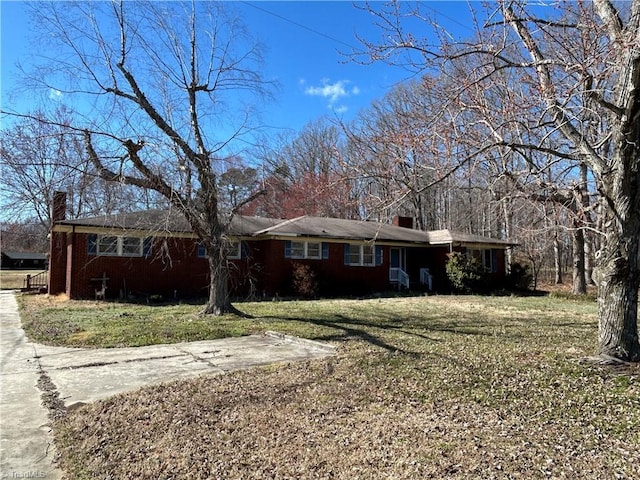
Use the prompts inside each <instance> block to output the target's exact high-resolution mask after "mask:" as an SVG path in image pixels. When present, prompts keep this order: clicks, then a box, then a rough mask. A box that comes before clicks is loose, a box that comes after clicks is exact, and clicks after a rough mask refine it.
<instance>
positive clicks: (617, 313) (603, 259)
mask: <svg viewBox="0 0 640 480" xmlns="http://www.w3.org/2000/svg"><path fill="white" fill-rule="evenodd" d="M635 216H636V217H640V213H639V214H636V215H635ZM639 242H640V233H639V232H638V229H637V228H636V231H635V233H629V234H627V235H624V234H622V235H621V234H615V233H611V234H609V235H607V239H606V242H605V245H604V246H603V249H602V250H600V252H599V254H600V255H599V258H598V260H599V266H598V269H597V272H598V273H597V281H598V310H599V329H598V351H599V353H600V354H602V355H607V356H611V357H615V358H618V359H621V360H626V361H632V362H635V361H640V343H639V342H638V288H639V287H640V282H639V281H638V278H639V276H638V250H639V249H638V243H639Z"/></svg>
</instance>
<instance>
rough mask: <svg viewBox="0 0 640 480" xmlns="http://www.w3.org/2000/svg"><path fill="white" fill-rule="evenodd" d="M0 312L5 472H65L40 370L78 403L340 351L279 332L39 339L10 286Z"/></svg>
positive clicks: (0, 434) (1, 461)
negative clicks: (116, 342)
mask: <svg viewBox="0 0 640 480" xmlns="http://www.w3.org/2000/svg"><path fill="white" fill-rule="evenodd" d="M0 318H1V322H2V323H1V326H2V329H1V336H0V341H1V349H2V369H1V372H0V374H1V381H2V393H1V397H0V421H1V422H2V428H1V429H0V445H1V447H2V454H1V458H0V476H2V477H9V478H12V477H11V475H13V478H25V476H24V473H29V474H31V475H32V477H31V478H51V479H57V478H61V472H60V471H59V470H56V469H55V468H54V466H53V464H52V459H53V458H54V449H53V443H52V440H51V434H50V428H49V426H48V425H49V421H48V418H47V410H46V409H45V408H44V407H43V406H42V405H41V398H40V395H41V392H40V391H39V390H38V388H37V387H36V384H37V382H38V378H39V376H40V375H41V374H42V373H44V374H46V375H47V376H48V378H49V379H50V380H51V382H53V384H54V385H55V388H56V389H57V392H58V395H59V398H60V400H62V401H63V402H64V404H65V406H67V407H68V408H73V407H74V406H75V405H79V404H83V403H89V402H93V401H96V400H100V399H104V398H107V397H110V396H112V395H116V394H119V393H123V392H127V391H131V390H136V389H138V388H141V387H143V386H147V385H153V384H159V383H163V382H167V381H171V380H176V379H184V378H190V377H195V376H198V375H218V374H223V373H225V372H229V371H233V370H239V369H246V368H251V367H256V366H259V365H267V364H273V363H279V362H291V361H300V360H308V359H314V358H322V357H326V356H328V355H333V354H334V353H335V350H334V348H333V347H332V346H330V345H327V344H323V343H320V342H314V341H310V340H304V339H298V338H295V337H290V336H287V335H282V334H278V333H275V332H267V333H266V334H264V335H251V336H246V337H237V338H225V339H220V340H207V341H199V342H191V343H178V344H170V345H151V346H147V347H135V348H111V349H81V348H63V347H50V346H45V345H40V344H34V343H31V342H29V341H28V339H27V338H26V337H25V335H24V331H23V330H22V328H21V325H20V318H19V316H18V312H17V305H16V302H15V298H14V296H13V294H12V293H11V292H6V291H4V292H0ZM19 475H23V476H22V477H20V476H19ZM34 475H40V476H37V477H33V476H34ZM43 475H44V476H43ZM27 478H29V477H27Z"/></svg>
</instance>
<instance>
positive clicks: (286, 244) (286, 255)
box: [284, 240, 291, 258]
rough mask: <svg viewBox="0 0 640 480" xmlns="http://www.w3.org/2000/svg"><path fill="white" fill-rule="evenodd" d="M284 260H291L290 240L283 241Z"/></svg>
mask: <svg viewBox="0 0 640 480" xmlns="http://www.w3.org/2000/svg"><path fill="white" fill-rule="evenodd" d="M284 258H291V240H285V241H284Z"/></svg>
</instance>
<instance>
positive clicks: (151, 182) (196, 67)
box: [31, 1, 267, 314]
mask: <svg viewBox="0 0 640 480" xmlns="http://www.w3.org/2000/svg"><path fill="white" fill-rule="evenodd" d="M224 7H227V6H225V5H222V4H218V3H213V2H167V3H155V2H124V1H121V2H117V1H114V2H109V3H105V2H86V3H85V2H79V3H66V2H65V3H56V2H52V3H46V4H45V3H41V2H39V3H37V4H34V9H35V14H36V15H37V22H36V24H38V25H39V28H40V29H41V33H42V34H43V35H44V37H46V39H47V42H55V46H54V45H51V47H50V48H49V51H55V52H56V58H55V59H49V60H47V59H45V62H44V63H42V64H41V65H42V68H40V69H39V70H37V71H36V72H35V73H34V75H32V77H31V78H32V80H37V81H38V83H39V84H40V86H44V87H45V88H48V89H52V90H54V91H55V92H57V94H58V95H59V96H62V97H64V98H65V99H67V98H69V99H70V98H74V99H76V104H75V106H76V109H77V110H78V111H79V112H80V113H84V115H85V121H84V122H79V121H78V122H74V124H73V125H69V127H70V128H71V129H73V131H75V132H77V133H79V134H81V137H82V141H83V142H84V148H85V149H86V154H87V156H88V158H89V160H90V161H91V163H92V165H93V168H95V170H96V171H97V172H98V173H99V175H100V176H101V177H102V178H103V179H106V180H108V181H112V182H120V183H124V184H129V185H134V186H137V187H140V188H142V189H147V190H153V191H156V192H158V193H159V194H161V195H162V196H163V197H165V198H166V199H167V200H168V201H169V202H170V204H171V205H172V208H175V209H176V210H178V211H179V212H180V213H181V214H182V215H184V217H185V218H186V219H187V221H188V222H189V224H190V226H191V228H192V230H193V232H194V233H195V234H196V235H197V236H198V238H199V240H200V242H202V244H203V245H204V247H205V249H206V251H207V258H208V262H209V270H210V285H209V299H208V303H207V306H206V308H205V310H204V311H205V313H211V314H222V313H225V312H230V311H233V312H235V311H236V310H235V308H234V307H233V306H232V305H231V302H230V298H229V294H228V284H227V283H228V274H227V259H226V248H225V244H226V241H227V232H228V227H229V223H230V221H231V217H232V216H233V214H234V213H235V209H236V208H238V206H239V205H240V204H241V202H239V201H238V200H237V199H236V204H237V205H236V207H235V208H232V209H231V210H230V211H228V212H225V213H226V214H225V215H223V214H222V213H223V212H222V209H221V204H220V202H221V197H220V191H219V185H220V183H219V175H220V174H222V173H223V172H224V171H225V170H226V168H227V166H228V165H227V163H226V159H228V158H231V157H234V156H235V155H238V154H239V150H240V148H239V147H238V146H237V144H236V141H238V140H239V139H241V136H242V135H243V134H246V132H247V129H248V127H249V125H250V123H251V120H252V119H253V118H254V115H253V113H252V112H251V110H250V109H249V106H250V102H251V101H252V100H253V99H254V98H255V95H256V94H262V93H265V90H266V86H267V83H266V82H264V81H263V79H262V77H261V76H260V74H259V73H258V72H259V62H260V55H259V53H260V52H259V49H258V47H257V45H256V44H255V43H253V42H252V41H250V39H249V37H248V35H247V32H245V31H244V29H243V27H242V24H241V23H240V22H239V21H238V19H236V18H233V17H232V15H230V12H229V11H228V10H227V9H226V8H224ZM233 147H235V149H234V148H233ZM252 193H255V192H252Z"/></svg>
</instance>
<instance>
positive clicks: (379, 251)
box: [376, 245, 382, 267]
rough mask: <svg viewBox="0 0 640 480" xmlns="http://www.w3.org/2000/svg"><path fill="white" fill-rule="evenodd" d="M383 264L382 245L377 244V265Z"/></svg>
mask: <svg viewBox="0 0 640 480" xmlns="http://www.w3.org/2000/svg"><path fill="white" fill-rule="evenodd" d="M380 265H382V245H376V267H379V266H380Z"/></svg>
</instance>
